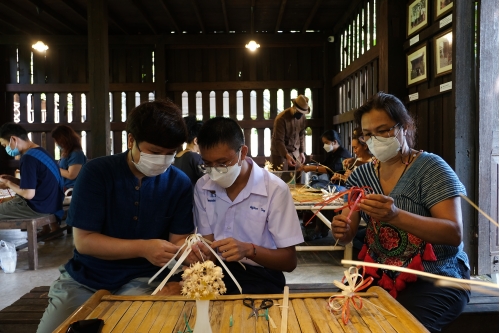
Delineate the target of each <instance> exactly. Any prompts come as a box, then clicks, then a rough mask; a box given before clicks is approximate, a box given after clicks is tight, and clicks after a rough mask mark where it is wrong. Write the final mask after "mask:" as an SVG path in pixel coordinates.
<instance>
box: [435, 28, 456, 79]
mask: <svg viewBox="0 0 500 333" xmlns="http://www.w3.org/2000/svg"><path fill="white" fill-rule="evenodd" d="M433 45H434V76H435V77H437V76H441V75H446V74H448V73H450V72H451V70H452V63H453V47H452V46H453V32H452V30H451V29H448V30H446V31H444V32H443V33H441V34H439V35H437V36H436V37H434V40H433Z"/></svg>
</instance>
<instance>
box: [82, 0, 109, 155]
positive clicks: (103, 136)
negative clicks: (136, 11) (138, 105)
mask: <svg viewBox="0 0 500 333" xmlns="http://www.w3.org/2000/svg"><path fill="white" fill-rule="evenodd" d="M87 3H88V5H87V15H88V36H89V39H88V46H89V106H90V108H89V109H90V115H89V116H90V131H91V133H92V136H91V141H90V146H91V150H90V151H91V152H92V156H90V157H91V158H96V157H99V156H105V155H110V153H111V144H110V132H109V128H110V126H109V48H108V3H107V1H105V0H88V2H87Z"/></svg>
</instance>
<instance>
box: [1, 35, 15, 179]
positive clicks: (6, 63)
mask: <svg viewBox="0 0 500 333" xmlns="http://www.w3.org/2000/svg"><path fill="white" fill-rule="evenodd" d="M9 50H10V47H9V46H6V45H2V46H1V47H0V126H1V125H3V124H4V123H6V122H9V121H12V120H13V109H14V100H13V98H12V96H13V94H12V93H7V92H6V91H5V90H6V89H5V87H6V86H7V83H11V80H10V63H11V61H10V60H11V59H10V56H11V55H13V53H12V52H9ZM10 159H11V158H10V157H8V155H7V153H6V152H5V149H2V148H0V172H1V173H2V174H13V173H12V170H9V168H8V165H7V164H8V161H9V160H10Z"/></svg>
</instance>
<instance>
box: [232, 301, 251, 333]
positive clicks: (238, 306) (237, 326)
mask: <svg viewBox="0 0 500 333" xmlns="http://www.w3.org/2000/svg"><path fill="white" fill-rule="evenodd" d="M231 303H232V304H233V330H232V333H247V332H245V331H244V330H243V321H244V320H246V319H247V318H246V317H248V315H247V316H246V317H243V308H244V306H243V302H241V301H240V302H238V301H234V302H231ZM247 309H248V308H247Z"/></svg>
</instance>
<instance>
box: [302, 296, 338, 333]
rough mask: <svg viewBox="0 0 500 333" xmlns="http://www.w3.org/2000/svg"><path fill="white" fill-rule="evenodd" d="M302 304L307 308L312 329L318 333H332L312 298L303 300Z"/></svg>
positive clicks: (326, 320)
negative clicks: (314, 328)
mask: <svg viewBox="0 0 500 333" xmlns="http://www.w3.org/2000/svg"><path fill="white" fill-rule="evenodd" d="M304 304H305V306H306V308H307V312H309V315H310V316H311V319H312V321H313V325H314V327H316V329H317V332H318V333H332V331H331V330H330V328H329V327H328V319H327V318H325V316H324V315H323V314H322V313H321V310H320V308H319V307H318V303H316V300H315V299H314V298H306V299H304Z"/></svg>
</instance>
